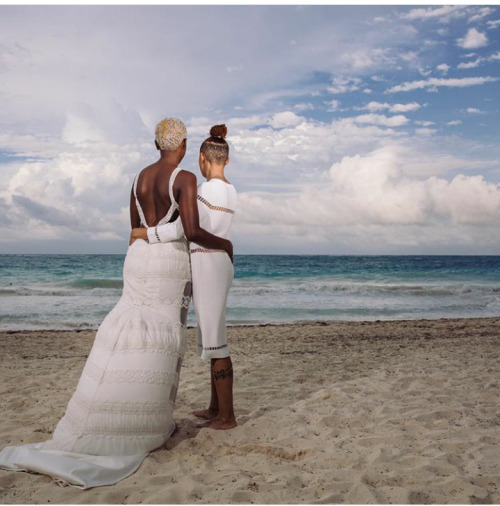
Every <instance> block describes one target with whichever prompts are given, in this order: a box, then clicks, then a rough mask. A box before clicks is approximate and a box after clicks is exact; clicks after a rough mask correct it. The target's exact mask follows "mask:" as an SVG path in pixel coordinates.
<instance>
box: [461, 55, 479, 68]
mask: <svg viewBox="0 0 500 506" xmlns="http://www.w3.org/2000/svg"><path fill="white" fill-rule="evenodd" d="M482 61H483V59H482V58H477V59H476V60H473V61H468V62H462V63H459V64H458V67H457V68H459V69H473V68H476V67H478V66H479V65H480V63H481V62H482Z"/></svg>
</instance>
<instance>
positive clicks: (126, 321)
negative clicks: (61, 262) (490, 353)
mask: <svg viewBox="0 0 500 506" xmlns="http://www.w3.org/2000/svg"><path fill="white" fill-rule="evenodd" d="M179 170H180V169H179V168H178V169H176V170H175V171H174V172H173V173H172V176H171V178H170V181H169V191H170V199H171V202H172V206H171V207H170V209H169V211H168V213H167V215H166V216H165V217H164V218H163V219H162V220H161V221H160V224H163V223H167V222H168V221H169V220H170V219H171V217H172V215H173V213H174V212H175V210H176V209H177V207H178V205H177V203H176V201H175V199H174V196H173V191H172V188H173V183H174V180H175V177H176V176H177V174H178V172H179ZM136 185H137V178H136V181H135V182H134V193H135V195H136V203H137V209H138V211H139V215H140V217H141V222H142V224H143V225H144V226H146V227H147V223H146V220H145V218H144V213H143V212H142V209H141V207H140V203H139V201H138V200H137V194H136ZM190 281H191V274H190V264H189V253H188V245H187V242H186V240H185V239H184V238H181V239H179V240H177V241H172V242H168V243H159V244H151V245H150V244H148V243H147V242H145V241H143V240H136V241H135V242H134V243H133V244H132V245H131V246H130V247H129V249H128V251H127V255H126V258H125V263H124V267H123V282H124V286H123V294H122V296H121V298H120V300H119V301H118V303H117V304H116V306H115V307H114V308H113V309H112V310H111V312H110V313H109V314H108V315H107V316H106V318H105V319H104V321H103V322H102V324H101V326H100V327H99V330H98V331H97V335H96V338H95V341H94V344H93V347H92V350H91V352H90V354H89V357H88V359H87V362H86V364H85V367H84V369H83V372H82V375H81V377H80V380H79V382H78V386H77V388H76V391H75V393H74V394H73V396H72V398H71V400H70V401H69V404H68V406H67V409H66V413H65V415H64V416H63V418H62V419H61V420H60V421H59V423H58V425H57V427H56V429H55V431H54V434H53V438H52V439H51V440H49V441H46V442H44V443H34V444H28V445H23V446H16V447H13V446H10V447H6V448H4V449H3V450H2V451H1V452H0V467H1V468H4V469H8V470H14V471H33V472H37V473H42V474H47V475H49V476H52V477H53V478H54V479H55V480H56V481H57V482H58V483H60V484H67V485H73V486H76V487H79V488H82V489H87V488H91V487H97V486H102V485H110V484H112V483H116V482H117V481H119V480H121V479H123V478H125V477H127V476H129V475H130V474H132V473H133V472H135V471H136V469H137V468H138V467H139V466H140V465H141V462H142V461H143V460H144V458H145V457H146V456H147V454H148V452H150V451H151V450H153V449H155V448H157V447H159V446H161V445H162V444H163V443H164V442H165V441H166V440H167V439H168V438H169V437H170V436H171V434H172V432H173V431H174V429H175V423H174V421H173V409H174V403H175V397H176V393H177V386H178V382H179V373H180V369H181V363H182V358H183V355H184V349H185V320H184V321H183V315H184V314H185V313H186V312H187V306H188V305H189V283H190Z"/></svg>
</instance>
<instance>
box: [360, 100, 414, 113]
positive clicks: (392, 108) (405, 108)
mask: <svg viewBox="0 0 500 506" xmlns="http://www.w3.org/2000/svg"><path fill="white" fill-rule="evenodd" d="M420 107H422V106H421V105H420V104H419V103H418V102H411V103H408V104H388V103H387V102H369V103H368V104H367V105H365V106H362V107H356V109H358V110H367V111H382V110H384V109H387V110H388V111H389V112H392V113H398V112H411V111H416V110H418V109H420Z"/></svg>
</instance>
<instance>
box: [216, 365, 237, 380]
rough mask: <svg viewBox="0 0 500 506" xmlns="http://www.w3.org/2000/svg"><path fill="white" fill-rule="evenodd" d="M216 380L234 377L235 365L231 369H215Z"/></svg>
mask: <svg viewBox="0 0 500 506" xmlns="http://www.w3.org/2000/svg"><path fill="white" fill-rule="evenodd" d="M213 374H214V380H215V381H217V380H218V379H225V378H232V377H233V367H232V366H231V367H230V368H229V369H219V370H218V371H214V373H213Z"/></svg>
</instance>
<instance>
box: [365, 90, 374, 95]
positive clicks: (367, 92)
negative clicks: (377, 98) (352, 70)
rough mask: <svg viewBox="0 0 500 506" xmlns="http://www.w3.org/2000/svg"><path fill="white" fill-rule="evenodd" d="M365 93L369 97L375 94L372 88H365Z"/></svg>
mask: <svg viewBox="0 0 500 506" xmlns="http://www.w3.org/2000/svg"><path fill="white" fill-rule="evenodd" d="M363 93H366V94H367V95H370V94H371V93H373V90H372V89H370V88H365V89H364V90H363Z"/></svg>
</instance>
